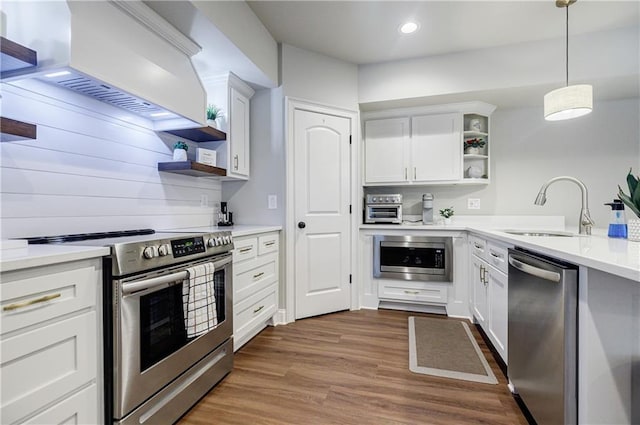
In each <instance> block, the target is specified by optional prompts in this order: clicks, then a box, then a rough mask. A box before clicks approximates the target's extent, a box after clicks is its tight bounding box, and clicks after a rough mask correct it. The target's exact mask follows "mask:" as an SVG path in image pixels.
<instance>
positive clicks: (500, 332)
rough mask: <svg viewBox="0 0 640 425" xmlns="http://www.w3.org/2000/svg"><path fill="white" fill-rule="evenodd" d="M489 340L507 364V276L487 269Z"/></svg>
mask: <svg viewBox="0 0 640 425" xmlns="http://www.w3.org/2000/svg"><path fill="white" fill-rule="evenodd" d="M488 279H489V304H490V306H491V310H490V313H489V332H488V333H489V338H490V339H491V342H493V346H494V347H495V348H496V350H497V351H498V353H499V354H500V357H502V360H504V362H505V363H507V311H508V310H507V302H508V298H507V275H506V274H504V273H502V272H500V271H498V270H496V269H494V268H492V267H489V276H488Z"/></svg>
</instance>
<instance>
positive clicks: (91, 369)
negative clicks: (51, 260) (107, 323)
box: [0, 311, 98, 424]
mask: <svg viewBox="0 0 640 425" xmlns="http://www.w3.org/2000/svg"><path fill="white" fill-rule="evenodd" d="M96 320H97V319H96V313H95V312H94V311H91V312H88V313H85V314H81V315H79V316H76V317H73V318H71V319H66V320H62V321H59V322H55V323H53V324H50V325H48V326H42V327H39V328H36V329H35V330H32V331H29V332H24V333H22V334H20V335H17V336H14V337H11V338H6V339H3V340H2V341H1V342H0V354H1V358H2V360H1V363H0V373H1V374H2V383H1V385H2V409H1V410H2V416H1V417H0V423H3V424H4V423H6V424H8V423H14V422H15V421H17V420H19V419H20V418H22V417H24V416H25V415H27V414H29V413H31V412H34V411H37V410H39V409H41V408H43V407H45V406H47V405H48V404H50V403H52V402H54V401H55V400H57V399H59V398H61V397H63V396H65V395H66V394H68V393H70V392H72V391H74V390H75V389H76V388H79V387H81V386H83V385H85V384H87V383H89V382H91V381H92V380H94V379H95V378H96V369H97V359H98V354H97V349H96V334H97V332H96V330H97V322H96Z"/></svg>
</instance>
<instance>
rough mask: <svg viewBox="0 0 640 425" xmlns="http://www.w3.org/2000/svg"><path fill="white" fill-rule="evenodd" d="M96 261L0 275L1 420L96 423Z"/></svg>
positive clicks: (98, 284) (98, 394)
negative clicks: (0, 277) (71, 420)
mask: <svg viewBox="0 0 640 425" xmlns="http://www.w3.org/2000/svg"><path fill="white" fill-rule="evenodd" d="M101 279H102V273H101V260H99V259H93V260H82V261H74V262H69V263H63V264H57V265H52V266H43V267H35V268H31V269H25V270H17V271H11V272H6V273H3V274H2V283H1V284H0V289H1V290H2V297H1V300H2V301H1V305H2V313H1V314H2V324H1V329H2V330H1V337H0V352H1V360H0V374H1V379H0V381H1V382H2V383H1V385H2V396H1V404H2V414H1V418H0V422H2V423H22V422H24V421H27V423H51V422H55V423H59V422H60V421H59V420H57V419H56V418H60V419H61V420H64V419H68V418H74V417H75V418H77V419H78V420H80V419H82V422H85V423H98V422H100V421H101V419H102V415H100V414H99V407H98V406H99V405H100V402H99V397H101V394H102V392H99V391H97V382H98V370H99V363H98V359H99V357H100V356H99V355H98V354H99V353H101V349H100V347H101V342H102V331H101V321H100V320H99V319H98V317H99V312H100V311H99V310H98V309H97V299H98V296H99V294H100V288H101Z"/></svg>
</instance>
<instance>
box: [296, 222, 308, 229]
mask: <svg viewBox="0 0 640 425" xmlns="http://www.w3.org/2000/svg"><path fill="white" fill-rule="evenodd" d="M298 227H299V228H301V229H304V228H305V227H307V223H305V222H304V221H301V222H299V223H298Z"/></svg>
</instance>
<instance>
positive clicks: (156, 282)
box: [122, 270, 189, 295]
mask: <svg viewBox="0 0 640 425" xmlns="http://www.w3.org/2000/svg"><path fill="white" fill-rule="evenodd" d="M188 277H189V273H188V272H187V271H186V270H183V271H181V272H177V273H171V274H168V275H164V276H158V277H152V278H151V279H144V280H138V281H135V282H131V283H125V284H123V285H122V295H129V294H132V293H134V292H137V291H141V290H143V289H151V288H154V287H156V286H161V285H166V284H167V283H171V282H175V281H178V280H185V279H187V278H188Z"/></svg>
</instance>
